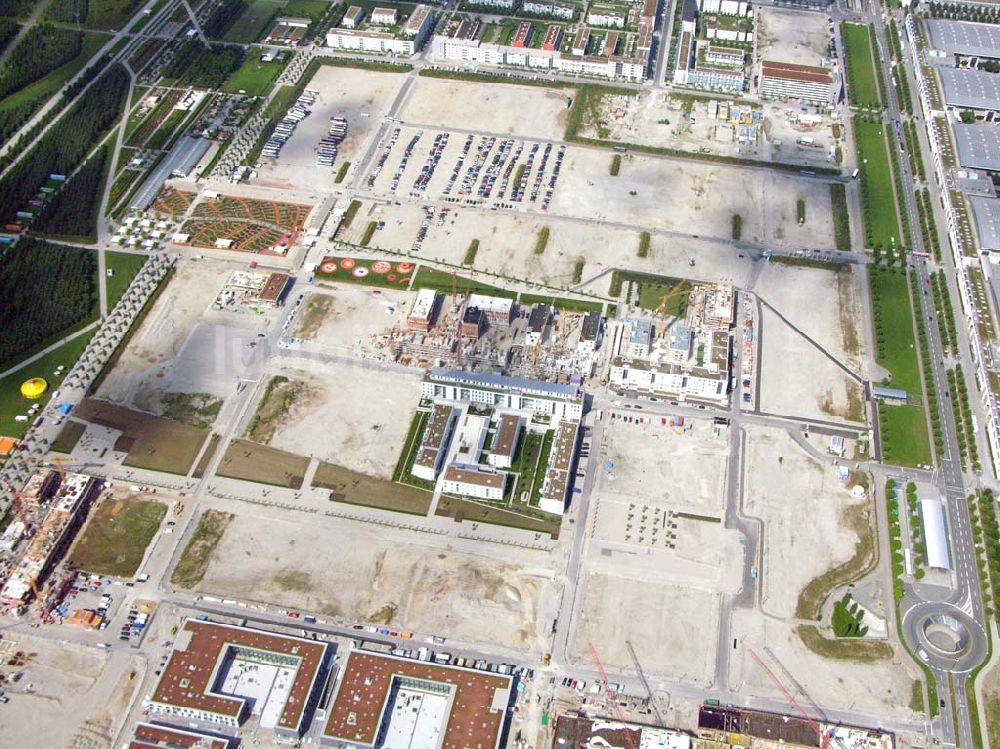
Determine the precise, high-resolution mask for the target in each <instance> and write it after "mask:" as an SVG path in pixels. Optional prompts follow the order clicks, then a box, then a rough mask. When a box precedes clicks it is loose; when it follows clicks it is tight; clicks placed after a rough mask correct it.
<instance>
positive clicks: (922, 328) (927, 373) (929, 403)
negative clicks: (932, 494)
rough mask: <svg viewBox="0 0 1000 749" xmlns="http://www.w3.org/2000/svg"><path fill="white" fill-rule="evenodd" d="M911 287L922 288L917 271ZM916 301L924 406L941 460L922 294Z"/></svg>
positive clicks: (941, 437) (912, 275) (912, 274)
mask: <svg viewBox="0 0 1000 749" xmlns="http://www.w3.org/2000/svg"><path fill="white" fill-rule="evenodd" d="M910 286H911V288H913V289H919V288H920V282H919V280H918V279H917V272H916V271H915V270H911V271H910ZM914 300H915V302H916V305H915V309H914V312H916V315H915V319H916V322H917V341H918V343H919V346H920V359H921V361H923V362H924V366H923V368H922V371H923V376H924V395H925V396H926V402H925V404H924V405H925V407H926V408H927V410H928V413H929V415H930V419H931V429H932V431H933V437H934V454H935V455H937V456H938V457H939V458H941V457H943V456H944V433H943V431H942V429H941V411H940V404H939V403H938V392H937V385H936V384H935V383H934V372H933V370H932V369H931V366H930V349H929V347H928V343H927V323H926V320H925V318H924V304H923V297H922V295H921V294H919V293H916V294H915V295H914Z"/></svg>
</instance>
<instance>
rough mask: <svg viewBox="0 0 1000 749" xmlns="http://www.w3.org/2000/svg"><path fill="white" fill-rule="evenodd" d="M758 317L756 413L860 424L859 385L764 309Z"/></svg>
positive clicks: (861, 396)
mask: <svg viewBox="0 0 1000 749" xmlns="http://www.w3.org/2000/svg"><path fill="white" fill-rule="evenodd" d="M763 313H764V314H763V327H762V331H763V333H762V335H763V340H764V346H763V352H762V359H763V368H762V372H761V389H760V394H761V404H760V407H761V409H762V410H764V411H768V412H771V413H781V414H789V415H795V416H804V417H812V418H816V419H823V420H826V419H831V418H832V419H840V420H844V421H852V420H858V417H859V416H860V417H861V418H862V419H863V414H864V411H863V409H862V408H861V405H860V404H862V403H863V400H864V390H863V389H862V387H861V385H860V384H859V383H858V382H857V381H856V380H854V379H852V378H851V377H849V376H848V375H847V374H846V373H845V372H844V371H843V370H842V369H840V368H839V367H838V366H837V365H836V364H834V363H833V362H832V361H830V359H829V358H828V357H826V356H824V354H823V353H822V352H821V351H820V350H819V349H817V348H816V347H815V346H814V345H813V344H812V343H810V342H809V341H808V340H806V338H805V337H803V336H802V335H801V334H799V333H798V332H797V331H795V330H793V329H792V328H791V327H789V326H788V325H787V324H786V323H785V322H784V321H783V320H781V318H779V317H778V316H777V315H776V314H775V313H774V312H772V311H771V310H769V309H767V308H766V307H765V308H764V310H763ZM852 412H853V413H852Z"/></svg>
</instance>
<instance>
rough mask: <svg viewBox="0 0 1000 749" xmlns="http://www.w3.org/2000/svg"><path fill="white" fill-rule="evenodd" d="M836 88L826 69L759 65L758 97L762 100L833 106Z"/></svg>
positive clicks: (788, 65)
mask: <svg viewBox="0 0 1000 749" xmlns="http://www.w3.org/2000/svg"><path fill="white" fill-rule="evenodd" d="M835 93H836V86H835V80H834V76H833V74H832V73H831V72H830V71H829V70H827V69H826V68H818V67H815V66H812V65H793V64H791V63H786V62H776V61H773V60H764V61H763V62H761V64H760V95H761V96H762V97H764V98H765V99H786V98H787V99H798V100H800V101H806V102H810V103H813V104H832V103H833V100H834V95H835Z"/></svg>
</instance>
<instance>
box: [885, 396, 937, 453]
mask: <svg viewBox="0 0 1000 749" xmlns="http://www.w3.org/2000/svg"><path fill="white" fill-rule="evenodd" d="M879 433H880V434H881V436H882V461H883V462H884V463H889V464H891V465H900V466H917V465H929V464H930V462H931V443H930V439H929V438H928V436H927V417H926V416H925V415H924V409H923V408H921V407H920V406H886V407H885V408H883V409H881V410H880V413H879Z"/></svg>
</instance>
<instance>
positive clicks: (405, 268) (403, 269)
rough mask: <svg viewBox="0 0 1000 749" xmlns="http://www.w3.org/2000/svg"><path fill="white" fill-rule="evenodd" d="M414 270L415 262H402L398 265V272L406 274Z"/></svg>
mask: <svg viewBox="0 0 1000 749" xmlns="http://www.w3.org/2000/svg"><path fill="white" fill-rule="evenodd" d="M412 270H413V263H400V264H399V265H397V266H396V272H397V273H402V274H403V275H406V274H407V273H410V272H411V271H412Z"/></svg>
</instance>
